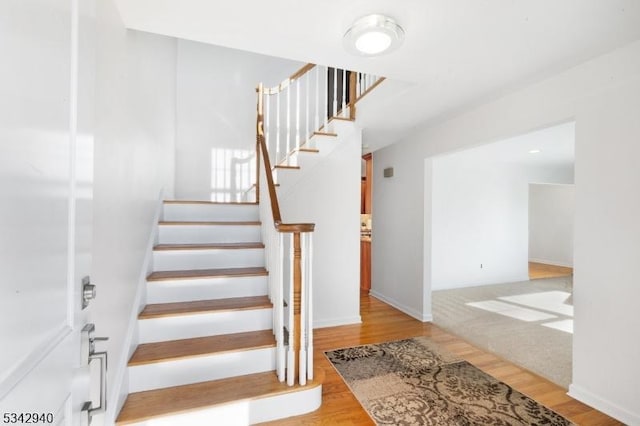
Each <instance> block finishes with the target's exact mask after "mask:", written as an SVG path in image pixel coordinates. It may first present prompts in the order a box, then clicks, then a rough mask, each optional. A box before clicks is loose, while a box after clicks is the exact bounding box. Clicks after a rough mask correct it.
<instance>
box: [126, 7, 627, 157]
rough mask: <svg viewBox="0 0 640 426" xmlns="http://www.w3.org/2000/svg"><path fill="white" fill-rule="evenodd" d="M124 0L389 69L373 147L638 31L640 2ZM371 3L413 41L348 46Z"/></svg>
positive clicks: (217, 31) (305, 51)
mask: <svg viewBox="0 0 640 426" xmlns="http://www.w3.org/2000/svg"><path fill="white" fill-rule="evenodd" d="M117 1H118V3H119V4H118V6H119V9H120V13H121V15H122V18H123V20H124V23H125V25H126V26H127V27H129V28H132V29H137V30H142V31H148V32H153V33H158V34H165V35H169V36H174V37H179V38H185V39H190V40H197V41H201V42H205V43H211V44H215V45H220V46H226V47H231V48H236V49H242V50H247V51H252V52H257V53H262V54H266V55H272V56H277V57H282V58H288V59H293V60H297V61H303V62H313V63H319V64H323V65H332V66H338V67H344V68H348V69H352V70H358V71H364V72H370V73H373V74H377V75H383V76H386V77H387V78H389V79H390V81H389V82H385V83H383V85H386V84H388V83H389V84H388V85H389V87H390V88H392V89H393V90H392V92H393V93H389V94H388V96H387V97H385V99H384V102H378V103H379V104H380V105H379V110H378V113H377V114H373V116H374V117H376V118H375V119H371V120H367V122H366V131H365V139H366V140H365V143H366V144H367V145H369V146H370V149H371V150H375V149H377V148H379V147H381V146H384V145H387V144H389V143H393V142H395V141H397V140H398V139H399V138H401V137H402V136H403V135H405V134H406V133H407V132H408V131H409V130H410V129H411V128H412V127H414V126H415V125H417V124H419V123H422V122H425V121H428V122H435V121H437V120H438V119H440V118H442V117H444V116H449V115H451V114H452V113H453V112H455V111H460V110H463V109H465V108H467V107H469V106H470V105H474V104H477V103H478V102H480V101H481V100H482V99H489V98H491V97H494V96H496V95H498V94H500V93H505V92H508V91H510V90H514V89H517V88H520V87H523V86H525V85H527V84H530V83H532V82H534V81H537V80H540V79H542V78H545V77H548V76H550V75H553V74H555V73H558V72H560V71H562V70H565V69H568V68H570V67H572V66H575V65H577V64H579V63H581V62H584V61H586V60H588V59H590V58H593V57H596V56H599V55H601V54H603V53H605V52H608V51H610V50H613V49H614V48H616V47H620V46H622V45H625V44H628V43H630V42H632V41H635V40H638V39H640V1H638V0H396V1H384V0H350V1H348V2H347V1H341V0H317V1H302V0H269V1H263V0H233V1H212V0H117ZM374 12H375V13H384V14H387V15H389V16H390V17H392V18H394V19H395V20H396V21H397V22H398V23H399V24H400V25H401V26H402V27H403V28H404V30H405V33H406V38H405V42H404V44H403V45H402V46H401V47H400V48H399V49H398V50H396V51H395V52H393V53H391V54H389V55H386V56H382V57H378V58H363V57H355V56H351V55H349V54H348V53H347V52H346V51H345V50H344V49H343V47H342V35H343V34H344V32H345V31H346V29H347V28H348V27H349V25H350V24H351V23H352V22H353V21H354V20H355V19H357V18H359V17H360V16H363V15H366V14H369V13H374ZM381 87H382V86H380V88H381ZM377 98H378V99H379V98H380V97H379V96H378V97H377ZM381 117H384V119H383V120H382V119H380V118H381Z"/></svg>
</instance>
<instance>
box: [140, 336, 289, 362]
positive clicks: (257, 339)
mask: <svg viewBox="0 0 640 426" xmlns="http://www.w3.org/2000/svg"><path fill="white" fill-rule="evenodd" d="M275 345H276V340H275V337H274V336H273V332H272V331H271V330H261V331H250V332H245V333H233V334H223V335H220V336H207V337H196V338H191V339H180V340H171V341H168V342H157V343H145V344H142V345H138V347H137V348H136V350H135V352H134V353H133V355H132V356H131V359H130V360H129V366H135V365H144V364H151V363H154V362H162V361H169V360H175V359H182V358H190V357H196V356H203V355H212V354H216V353H224V352H235V351H242V350H248V349H260V348H269V347H275Z"/></svg>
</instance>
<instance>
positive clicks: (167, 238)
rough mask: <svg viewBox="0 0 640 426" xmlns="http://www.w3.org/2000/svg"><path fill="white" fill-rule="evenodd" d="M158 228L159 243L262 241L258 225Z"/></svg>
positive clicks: (172, 226)
mask: <svg viewBox="0 0 640 426" xmlns="http://www.w3.org/2000/svg"><path fill="white" fill-rule="evenodd" d="M158 228H159V229H158V239H159V242H160V244H206V243H249V242H256V241H262V235H261V233H260V226H259V225H160V226H159V227H158Z"/></svg>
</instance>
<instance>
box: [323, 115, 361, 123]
mask: <svg viewBox="0 0 640 426" xmlns="http://www.w3.org/2000/svg"><path fill="white" fill-rule="evenodd" d="M331 120H339V121H355V120H354V119H353V118H348V117H338V116H334V117H331V118H330V119H329V122H331Z"/></svg>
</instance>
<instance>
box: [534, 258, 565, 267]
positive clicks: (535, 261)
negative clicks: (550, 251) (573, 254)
mask: <svg viewBox="0 0 640 426" xmlns="http://www.w3.org/2000/svg"><path fill="white" fill-rule="evenodd" d="M529 262H534V263H544V264H545V265H553V266H564V267H565V268H573V265H572V264H571V263H566V262H558V261H556V260H549V259H539V258H537V257H532V258H530V259H529Z"/></svg>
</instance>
